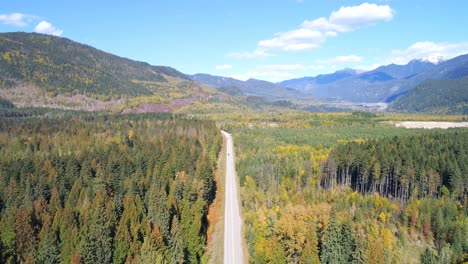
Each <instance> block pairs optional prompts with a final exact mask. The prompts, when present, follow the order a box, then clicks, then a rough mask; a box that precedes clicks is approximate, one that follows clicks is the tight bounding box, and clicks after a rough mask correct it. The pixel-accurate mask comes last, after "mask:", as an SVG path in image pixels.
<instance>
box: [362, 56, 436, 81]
mask: <svg viewBox="0 0 468 264" xmlns="http://www.w3.org/2000/svg"><path fill="white" fill-rule="evenodd" d="M434 67H436V65H435V64H433V63H431V62H429V61H423V60H412V61H410V62H409V63H408V64H406V65H397V64H390V65H387V66H380V67H378V68H376V69H375V70H372V71H370V72H369V73H372V72H381V73H385V74H387V75H388V76H391V77H392V78H395V79H409V78H411V77H413V76H415V75H416V74H418V73H421V72H424V71H428V70H430V69H433V68H434Z"/></svg>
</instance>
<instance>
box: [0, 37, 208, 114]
mask: <svg viewBox="0 0 468 264" xmlns="http://www.w3.org/2000/svg"><path fill="white" fill-rule="evenodd" d="M210 95H216V91H215V90H214V89H211V88H207V87H203V86H202V85H200V84H198V83H196V82H193V81H192V80H190V79H188V78H187V77H186V76H185V74H183V73H181V72H179V71H177V70H175V69H173V68H171V67H166V66H153V65H150V64H148V63H145V62H138V61H133V60H130V59H126V58H122V57H119V56H116V55H113V54H110V53H106V52H104V51H101V50H98V49H96V48H93V47H91V46H88V45H84V44H80V43H77V42H75V41H72V40H69V39H66V38H60V37H54V36H50V35H42V34H36V33H1V34H0V96H1V97H3V98H5V99H7V100H9V101H11V102H13V103H14V104H15V105H17V106H20V107H24V106H26V107H27V106H33V107H51V108H64V109H81V110H103V109H122V108H132V107H138V106H139V105H141V104H143V103H145V102H146V103H152V104H157V105H156V106H155V107H153V108H154V110H155V111H159V110H158V109H161V108H164V109H163V110H164V111H174V110H177V109H179V108H181V107H183V106H185V105H186V104H191V103H193V102H194V101H198V100H204V99H206V98H207V97H209V96H210ZM158 104H164V105H163V106H162V107H160V106H159V105H158ZM150 110H151V109H150Z"/></svg>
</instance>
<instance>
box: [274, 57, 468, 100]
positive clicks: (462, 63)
mask: <svg viewBox="0 0 468 264" xmlns="http://www.w3.org/2000/svg"><path fill="white" fill-rule="evenodd" d="M337 74H338V75H337ZM332 75H333V74H332ZM334 75H337V76H338V78H330V81H329V82H322V83H319V82H317V78H318V77H319V76H317V77H305V78H301V79H293V80H286V81H283V82H281V83H280V84H281V85H283V86H286V87H290V88H294V89H296V90H298V91H302V92H305V93H307V94H309V95H312V96H314V97H317V98H320V99H325V100H329V101H351V102H392V101H393V100H395V99H397V98H398V97H399V96H402V95H404V94H406V93H407V92H408V91H410V90H411V89H412V88H414V87H415V86H417V85H418V84H420V83H422V82H424V81H425V80H428V79H442V80H443V79H456V78H461V77H463V76H468V55H461V56H458V57H456V58H453V59H450V60H446V61H438V63H437V64H434V63H432V62H430V61H422V60H412V61H410V62H409V63H408V64H405V65H396V64H390V65H386V66H380V67H378V68H376V69H374V70H372V71H368V72H363V73H359V74H358V73H356V72H355V71H354V74H350V75H348V76H345V77H342V76H343V75H342V71H338V72H336V73H334ZM340 77H342V78H340Z"/></svg>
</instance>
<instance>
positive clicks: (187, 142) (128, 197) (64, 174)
mask: <svg viewBox="0 0 468 264" xmlns="http://www.w3.org/2000/svg"><path fill="white" fill-rule="evenodd" d="M220 147H221V136H220V134H219V132H218V129H217V128H216V126H215V125H214V123H213V122H210V121H203V122H201V121H195V120H189V119H185V118H182V117H178V116H172V115H159V116H154V115H130V116H108V115H104V114H99V115H97V114H93V115H92V114H86V115H79V116H77V115H74V116H68V115H65V116H63V117H53V118H46V117H44V118H36V117H26V118H6V117H3V118H1V119H0V262H1V263H15V262H16V263H58V262H60V263H199V262H202V261H204V260H206V254H205V244H206V237H207V234H206V232H207V225H208V223H207V211H208V206H209V205H210V204H211V203H212V201H213V199H214V196H215V193H216V187H215V186H216V185H215V182H214V177H213V172H214V170H215V163H216V159H217V154H218V152H219V150H220Z"/></svg>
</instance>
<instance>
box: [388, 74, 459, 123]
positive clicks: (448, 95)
mask: <svg viewBox="0 0 468 264" xmlns="http://www.w3.org/2000/svg"><path fill="white" fill-rule="evenodd" d="M388 110H390V111H396V112H409V113H432V114H464V115H466V114H468V77H464V78H460V79H445V80H427V81H424V82H423V83H421V84H419V85H418V86H416V87H415V88H414V89H412V90H410V91H409V92H408V93H406V94H405V95H403V96H401V97H400V98H398V99H397V100H396V101H394V102H393V103H392V104H391V105H390V106H389V107H388Z"/></svg>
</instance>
